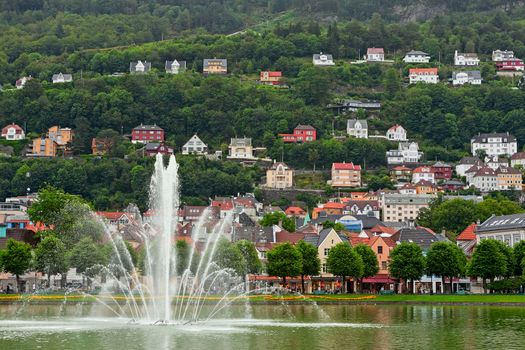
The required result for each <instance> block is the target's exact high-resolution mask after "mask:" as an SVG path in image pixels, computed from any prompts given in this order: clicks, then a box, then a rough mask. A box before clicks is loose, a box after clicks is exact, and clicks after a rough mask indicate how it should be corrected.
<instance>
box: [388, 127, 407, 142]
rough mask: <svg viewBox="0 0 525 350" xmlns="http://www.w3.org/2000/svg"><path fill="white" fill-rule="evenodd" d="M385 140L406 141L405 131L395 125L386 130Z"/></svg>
mask: <svg viewBox="0 0 525 350" xmlns="http://www.w3.org/2000/svg"><path fill="white" fill-rule="evenodd" d="M386 138H387V139H388V140H390V141H406V140H407V131H406V130H405V128H404V127H402V126H401V125H399V124H396V125H394V126H392V127H391V128H390V129H388V130H387V132H386Z"/></svg>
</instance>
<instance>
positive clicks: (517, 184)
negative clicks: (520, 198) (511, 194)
mask: <svg viewBox="0 0 525 350" xmlns="http://www.w3.org/2000/svg"><path fill="white" fill-rule="evenodd" d="M496 186H497V188H498V190H500V191H505V190H518V191H521V190H522V188H523V175H522V174H521V171H520V170H518V169H514V168H511V167H508V166H505V167H499V168H498V169H497V170H496Z"/></svg>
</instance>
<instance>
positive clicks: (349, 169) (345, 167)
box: [330, 162, 361, 187]
mask: <svg viewBox="0 0 525 350" xmlns="http://www.w3.org/2000/svg"><path fill="white" fill-rule="evenodd" d="M330 184H331V185H332V187H360V186H361V166H360V165H354V163H352V162H350V163H344V162H343V163H332V180H331V182H330Z"/></svg>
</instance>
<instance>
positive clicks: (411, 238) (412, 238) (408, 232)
mask: <svg viewBox="0 0 525 350" xmlns="http://www.w3.org/2000/svg"><path fill="white" fill-rule="evenodd" d="M392 239H393V240H394V241H396V242H413V243H416V244H417V245H418V246H420V247H421V249H423V250H427V249H429V248H430V246H431V245H432V243H434V242H439V241H446V240H447V239H446V238H445V237H444V236H440V235H436V234H433V233H432V231H430V230H427V229H426V228H423V227H418V228H402V229H400V230H399V231H397V232H396V233H395V234H394V235H392Z"/></svg>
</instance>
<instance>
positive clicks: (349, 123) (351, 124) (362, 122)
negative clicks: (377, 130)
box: [346, 119, 368, 129]
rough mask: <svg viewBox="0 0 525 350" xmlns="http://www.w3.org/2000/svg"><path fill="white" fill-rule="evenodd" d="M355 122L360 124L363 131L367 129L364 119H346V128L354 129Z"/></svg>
mask: <svg viewBox="0 0 525 350" xmlns="http://www.w3.org/2000/svg"><path fill="white" fill-rule="evenodd" d="M357 122H359V123H360V124H361V127H362V128H363V129H368V122H367V121H366V119H348V121H347V122H346V124H347V127H348V128H350V129H354V128H355V125H356V123H357Z"/></svg>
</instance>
